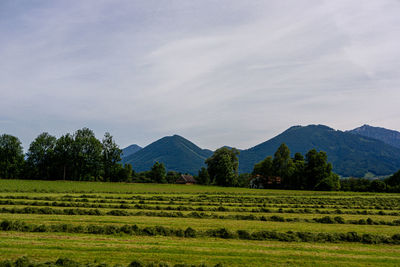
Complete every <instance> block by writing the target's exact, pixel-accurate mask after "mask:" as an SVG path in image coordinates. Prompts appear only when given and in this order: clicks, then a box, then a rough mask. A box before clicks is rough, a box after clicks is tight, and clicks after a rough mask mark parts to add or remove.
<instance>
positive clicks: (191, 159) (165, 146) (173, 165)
mask: <svg viewBox="0 0 400 267" xmlns="http://www.w3.org/2000/svg"><path fill="white" fill-rule="evenodd" d="M212 153H213V152H212V151H211V150H207V149H201V148H200V147H198V146H196V145H195V144H193V143H192V142H190V141H189V140H187V139H185V138H183V137H181V136H179V135H173V136H166V137H164V138H161V139H159V140H157V141H155V142H154V143H151V144H150V145H148V146H146V147H144V148H143V149H141V150H139V151H138V152H136V153H134V154H132V155H130V156H127V157H124V158H123V160H122V161H123V163H130V164H132V167H133V169H134V170H135V171H138V172H141V171H147V170H150V169H151V167H152V166H153V164H154V163H155V162H156V161H158V162H162V163H164V165H165V167H166V169H167V170H168V171H178V172H182V173H190V174H197V172H198V170H199V169H200V168H201V167H203V166H205V164H204V161H205V160H206V159H207V158H208V157H210V156H211V155H212Z"/></svg>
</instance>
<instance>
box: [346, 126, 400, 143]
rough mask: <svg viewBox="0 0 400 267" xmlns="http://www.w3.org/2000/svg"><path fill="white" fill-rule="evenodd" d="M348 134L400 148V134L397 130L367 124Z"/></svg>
mask: <svg viewBox="0 0 400 267" xmlns="http://www.w3.org/2000/svg"><path fill="white" fill-rule="evenodd" d="M348 132H349V133H352V134H358V135H362V136H366V137H370V138H374V139H377V140H381V141H382V142H384V143H386V144H388V145H391V146H394V147H397V148H400V132H398V131H395V130H389V129H386V128H382V127H374V126H370V125H367V124H365V125H363V126H361V127H358V128H355V129H353V130H350V131H348Z"/></svg>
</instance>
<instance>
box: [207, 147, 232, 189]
mask: <svg viewBox="0 0 400 267" xmlns="http://www.w3.org/2000/svg"><path fill="white" fill-rule="evenodd" d="M239 153H240V152H239V151H238V150H237V149H236V148H232V149H229V148H227V147H221V148H219V149H217V150H216V151H215V152H214V154H213V155H212V156H211V157H210V158H208V159H206V161H205V163H206V164H207V171H208V173H209V175H210V179H211V180H212V181H213V182H214V183H215V184H217V185H221V186H236V185H237V178H238V166H239V160H238V155H239Z"/></svg>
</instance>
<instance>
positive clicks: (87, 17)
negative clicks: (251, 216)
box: [0, 0, 400, 149]
mask: <svg viewBox="0 0 400 267" xmlns="http://www.w3.org/2000/svg"><path fill="white" fill-rule="evenodd" d="M399 14H400V1H399V0H376V1H374V0H373V1H365V0H354V1H353V0H335V1H331V0H327V1H323V0H310V1H308V0H302V1H299V0H292V1H286V0H276V1H271V0H265V1H256V0H254V1H242V0H237V1H236V0H214V1H209V0H201V1H186V0H176V1H171V0H157V1H155V0H125V1H124V0H109V1H105V0H76V1H75V0H64V1H62V0H60V1H53V0H1V1H0V134H2V133H8V134H13V135H15V136H18V137H19V138H20V139H21V141H22V142H23V145H24V147H25V149H26V148H27V146H28V145H29V143H30V142H31V141H32V140H33V139H34V138H35V137H36V136H37V135H38V134H39V133H41V132H49V133H51V134H53V135H56V136H57V137H59V136H60V135H62V134H65V133H67V132H74V131H75V130H77V129H79V128H82V127H89V128H91V129H93V130H94V131H95V133H96V135H97V136H98V137H99V138H101V137H102V136H103V134H104V132H106V131H109V132H110V133H111V134H112V135H113V136H114V137H115V139H116V141H117V143H119V144H120V146H121V147H125V146H127V145H129V144H132V143H137V144H139V145H141V146H144V145H147V144H149V143H150V142H152V141H155V140H156V139H158V138H160V137H163V136H165V135H172V134H179V135H182V136H184V137H186V138H188V139H190V140H191V141H193V142H194V143H196V144H198V145H199V146H201V147H204V148H210V149H214V148H217V147H220V146H222V145H231V146H236V147H238V148H248V147H250V146H253V145H256V144H258V143H260V142H262V141H265V140H267V139H269V138H271V137H273V136H274V135H276V134H278V133H280V132H282V131H284V130H285V129H287V128H288V127H290V126H292V125H307V124H326V125H329V126H331V127H333V128H335V129H341V130H346V129H352V128H355V127H358V126H361V125H362V124H371V125H374V126H381V127H386V128H390V129H395V130H400V119H399V118H400V105H399V103H400V16H399Z"/></svg>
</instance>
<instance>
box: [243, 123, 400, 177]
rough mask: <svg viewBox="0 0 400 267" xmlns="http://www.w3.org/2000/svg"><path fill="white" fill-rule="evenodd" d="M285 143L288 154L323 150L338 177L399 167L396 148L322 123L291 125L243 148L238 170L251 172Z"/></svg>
mask: <svg viewBox="0 0 400 267" xmlns="http://www.w3.org/2000/svg"><path fill="white" fill-rule="evenodd" d="M282 143H285V144H286V145H287V146H288V147H289V149H290V151H291V152H292V153H295V152H300V153H302V154H303V155H305V154H306V153H307V152H308V151H309V150H310V149H313V148H315V149H316V150H318V151H325V152H326V153H327V155H328V161H329V162H331V163H332V165H333V170H334V171H335V172H336V173H338V174H340V175H342V176H355V177H363V176H364V175H365V174H367V173H373V174H375V175H389V174H392V173H394V172H396V171H397V170H398V169H400V149H398V148H395V147H393V146H390V145H388V144H385V143H383V142H382V141H380V140H376V139H372V138H369V137H364V136H359V135H355V134H351V133H348V132H342V131H337V130H334V129H332V128H330V127H328V126H325V125H308V126H294V127H291V128H289V129H288V130H286V131H284V132H283V133H281V134H279V135H277V136H276V137H274V138H272V139H270V140H268V141H266V142H264V143H261V144H259V145H257V146H255V147H252V148H250V149H247V150H244V151H242V152H241V154H240V156H239V170H240V172H251V171H252V168H253V166H254V164H255V163H257V162H259V161H261V160H262V159H264V158H265V157H266V156H267V155H270V156H272V155H273V154H274V153H275V151H276V149H277V148H278V147H279V145H280V144H282Z"/></svg>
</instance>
